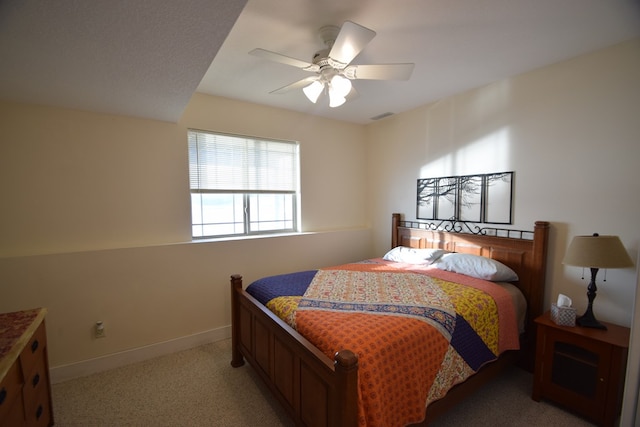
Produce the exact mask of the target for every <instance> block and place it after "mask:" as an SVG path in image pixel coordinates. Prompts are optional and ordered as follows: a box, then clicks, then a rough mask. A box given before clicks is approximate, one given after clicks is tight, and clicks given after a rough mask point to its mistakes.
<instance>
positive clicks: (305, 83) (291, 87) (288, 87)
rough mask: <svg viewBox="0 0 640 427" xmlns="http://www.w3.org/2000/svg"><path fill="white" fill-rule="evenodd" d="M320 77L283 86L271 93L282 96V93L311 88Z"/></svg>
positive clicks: (308, 78)
mask: <svg viewBox="0 0 640 427" xmlns="http://www.w3.org/2000/svg"><path fill="white" fill-rule="evenodd" d="M318 79H319V77H318V76H313V77H307V78H306V79H302V80H298V81H297V82H294V83H291V84H289V85H286V86H283V87H281V88H280V89H276V90H273V91H271V92H269V93H273V94H282V93H287V92H289V91H291V90H295V89H302V88H303V87H305V86H309V85H310V84H311V83H313V82H314V81H316V80H318Z"/></svg>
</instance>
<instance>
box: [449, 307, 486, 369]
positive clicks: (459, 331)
mask: <svg viewBox="0 0 640 427" xmlns="http://www.w3.org/2000/svg"><path fill="white" fill-rule="evenodd" d="M451 346H452V347H453V348H455V349H456V351H457V352H458V354H459V355H460V356H461V357H462V358H463V359H464V361H465V362H467V364H468V365H469V366H470V367H471V369H473V370H474V371H477V370H478V369H480V368H481V367H482V365H484V364H485V363H487V362H489V361H492V360H495V359H496V355H495V354H493V352H492V351H491V350H489V347H487V345H486V344H485V343H484V341H482V338H480V337H479V336H478V334H477V333H476V331H474V330H473V328H472V327H471V325H469V323H467V321H466V320H464V318H463V317H461V316H459V315H458V316H457V317H456V328H455V330H454V331H453V335H451Z"/></svg>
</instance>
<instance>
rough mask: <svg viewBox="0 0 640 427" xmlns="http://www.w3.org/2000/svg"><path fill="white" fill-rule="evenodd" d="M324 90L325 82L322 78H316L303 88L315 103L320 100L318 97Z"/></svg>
mask: <svg viewBox="0 0 640 427" xmlns="http://www.w3.org/2000/svg"><path fill="white" fill-rule="evenodd" d="M323 90H324V84H323V83H322V82H320V80H316V81H315V82H313V83H311V84H310V85H309V86H305V87H304V88H302V91H303V92H304V94H305V95H306V96H307V98H309V101H311V102H313V103H314V104H315V103H316V102H317V101H318V98H319V97H320V94H321V93H322V91H323Z"/></svg>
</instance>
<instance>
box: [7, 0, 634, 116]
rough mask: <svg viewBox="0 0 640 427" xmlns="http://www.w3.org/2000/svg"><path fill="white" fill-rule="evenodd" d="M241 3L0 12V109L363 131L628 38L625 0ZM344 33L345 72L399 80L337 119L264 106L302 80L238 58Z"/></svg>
mask: <svg viewBox="0 0 640 427" xmlns="http://www.w3.org/2000/svg"><path fill="white" fill-rule="evenodd" d="M245 1H246V0H181V1H176V0H134V1H131V0H109V1H97V0H91V1H87V0H55V1H51V0H2V1H0V98H3V99H10V100H16V101H20V102H28V103H37V104H45V105H57V106H63V107H69V108H77V109H84V110H90V111H101V112H107V113H116V114H126V115H133V116H139V117H148V118H153V119H159V120H167V121H177V120H178V119H179V117H180V115H181V114H182V111H183V109H184V107H185V106H186V105H187V103H188V101H189V99H190V97H191V95H192V94H193V92H194V91H198V92H202V93H208V94H212V95H218V96H223V97H228V98H235V99H240V100H243V101H248V102H254V103H258V104H265V105H270V106H275V107H280V108H285V109H289V110H296V111H301V112H304V113H310V114H317V115H321V116H325V117H329V118H333V119H339V120H345V121H350V122H355V123H368V122H370V121H371V117H374V116H378V115H380V114H384V113H387V112H390V113H399V112H402V111H406V110H409V109H411V108H414V107H417V106H420V105H424V104H427V103H429V102H433V101H435V100H437V99H440V98H443V97H446V96H449V95H452V94H455V93H459V92H462V91H465V90H468V89H470V88H474V87H478V86H481V85H484V84H487V83H490V82H493V81H498V80H501V79H504V78H507V77H510V76H513V75H516V74H520V73H523V72H526V71H529V70H532V69H535V68H539V67H542V66H545V65H549V64H552V63H555V62H558V61H562V60H564V59H567V58H570V57H573V56H577V55H580V54H583V53H587V52H590V51H594V50H597V49H600V48H603V47H607V46H610V45H613V44H616V43H619V42H621V41H624V40H628V39H631V38H634V37H640V2H639V1H638V0H457V1H452V0H396V1H394V2H391V1H389V0H326V1H318V0H248V2H247V3H246V6H244V3H245ZM243 6H244V9H243ZM238 14H239V17H238ZM236 17H237V20H236ZM346 20H351V21H354V22H356V23H358V24H360V25H363V26H365V27H368V28H370V29H372V30H374V31H376V32H377V36H376V37H375V38H374V39H373V40H372V41H371V42H370V43H369V44H368V45H367V46H366V47H365V49H364V50H363V51H362V53H361V54H360V55H359V56H358V57H356V59H355V60H354V61H353V63H355V64H375V63H393V62H413V63H415V64H416V65H415V69H414V72H413V75H412V77H411V79H410V80H409V81H365V80H358V81H355V82H354V86H355V87H356V89H357V91H358V92H359V94H360V96H359V97H358V98H356V99H354V100H352V101H349V102H347V103H346V104H344V105H343V106H341V107H338V108H329V107H328V105H327V104H326V101H325V102H324V103H323V102H321V101H319V102H318V104H316V105H314V104H311V103H310V102H309V101H308V100H307V99H306V98H305V97H304V95H303V93H302V91H300V90H298V91H295V92H289V93H286V94H280V95H274V94H269V92H270V91H272V90H275V89H278V88H280V87H282V86H285V85H287V84H289V83H293V82H294V81H297V80H299V79H301V78H304V77H307V76H309V75H310V74H309V73H307V72H304V71H302V70H300V69H297V68H294V67H290V66H286V65H283V64H280V63H276V62H271V61H268V60H265V59H261V58H258V57H254V56H251V55H249V54H248V52H249V51H250V50H252V49H254V48H257V47H260V48H264V49H267V50H271V51H274V52H278V53H282V54H284V55H287V56H290V57H294V58H298V59H301V60H304V61H311V58H312V55H313V54H314V53H315V52H316V51H318V50H319V49H321V48H323V47H324V46H323V43H322V41H321V39H320V38H319V36H318V30H319V28H320V27H322V26H324V25H338V26H339V25H341V24H342V23H343V22H344V21H346ZM227 34H228V35H227ZM639 54H640V53H639ZM212 61H213V62H212Z"/></svg>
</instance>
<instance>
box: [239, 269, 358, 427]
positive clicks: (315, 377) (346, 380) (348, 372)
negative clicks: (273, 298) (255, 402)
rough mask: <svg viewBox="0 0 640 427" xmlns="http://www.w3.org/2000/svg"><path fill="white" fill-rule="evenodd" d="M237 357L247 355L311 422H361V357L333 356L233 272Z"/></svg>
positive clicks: (299, 419) (317, 425)
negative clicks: (262, 301)
mask: <svg viewBox="0 0 640 427" xmlns="http://www.w3.org/2000/svg"><path fill="white" fill-rule="evenodd" d="M231 295H232V296H231V300H232V306H231V307H232V311H231V316H232V332H231V333H232V347H233V349H232V356H231V357H232V359H231V366H233V367H238V366H242V365H243V364H244V359H246V360H247V361H248V362H249V363H250V364H251V365H252V366H253V367H254V369H255V370H256V371H257V373H258V374H259V375H260V377H262V379H263V380H264V381H265V383H266V384H267V385H268V386H269V388H270V389H271V390H272V392H273V393H274V395H275V396H276V398H277V399H278V400H279V401H280V402H281V404H282V405H283V407H284V408H285V409H286V410H287V411H288V412H289V414H290V416H291V417H292V418H293V420H294V421H295V423H296V424H297V425H300V426H310V427H334V426H335V427H355V426H357V425H358V390H357V383H358V358H357V357H356V355H355V354H353V353H352V352H351V351H349V350H342V351H339V352H338V353H336V355H335V361H334V360H331V359H329V358H328V357H327V356H325V355H324V354H323V353H322V352H321V351H319V350H318V349H317V348H316V347H315V346H314V345H313V344H311V343H310V342H309V341H307V340H306V339H305V338H304V337H303V336H302V335H300V334H298V333H297V332H296V331H295V330H294V329H293V328H291V327H290V326H289V325H287V324H286V323H285V322H283V321H282V320H281V319H280V318H278V317H277V316H276V315H274V314H273V313H272V312H271V311H269V310H268V309H267V308H266V307H265V306H263V305H262V304H260V303H259V302H258V301H257V300H256V299H255V298H253V297H252V296H251V295H249V294H248V293H247V292H245V291H244V289H243V287H242V277H241V276H239V275H233V276H231Z"/></svg>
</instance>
